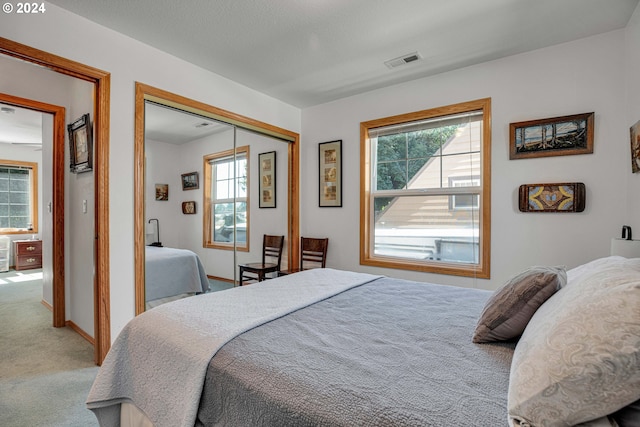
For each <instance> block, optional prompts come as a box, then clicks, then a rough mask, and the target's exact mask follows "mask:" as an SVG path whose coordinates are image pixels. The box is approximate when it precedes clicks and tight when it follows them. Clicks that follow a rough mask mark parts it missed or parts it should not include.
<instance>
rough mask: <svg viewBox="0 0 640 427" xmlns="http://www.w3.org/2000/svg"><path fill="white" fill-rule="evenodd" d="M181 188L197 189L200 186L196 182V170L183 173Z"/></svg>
mask: <svg viewBox="0 0 640 427" xmlns="http://www.w3.org/2000/svg"><path fill="white" fill-rule="evenodd" d="M181 176H182V190H183V191H184V190H197V189H198V187H199V186H200V184H199V182H198V172H189V173H183V174H182V175H181Z"/></svg>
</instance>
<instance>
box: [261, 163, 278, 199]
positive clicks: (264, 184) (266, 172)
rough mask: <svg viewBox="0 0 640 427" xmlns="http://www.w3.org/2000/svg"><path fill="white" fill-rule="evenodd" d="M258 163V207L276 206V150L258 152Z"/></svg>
mask: <svg viewBox="0 0 640 427" xmlns="http://www.w3.org/2000/svg"><path fill="white" fill-rule="evenodd" d="M258 165H259V166H258V167H259V174H258V175H259V176H258V178H259V183H258V197H259V203H258V207H259V208H275V207H276V206H277V191H276V170H277V168H276V166H277V165H276V152H275V151H269V152H267V153H260V154H258Z"/></svg>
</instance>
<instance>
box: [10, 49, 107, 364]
mask: <svg viewBox="0 0 640 427" xmlns="http://www.w3.org/2000/svg"><path fill="white" fill-rule="evenodd" d="M0 53H1V54H5V55H8V56H12V57H14V58H18V59H21V60H23V61H27V62H31V63H34V64H37V65H41V66H43V67H46V68H48V69H51V70H53V71H56V72H59V73H62V74H65V75H68V76H71V77H76V78H79V79H82V80H85V81H88V82H91V83H93V85H94V96H95V102H94V115H93V116H94V125H93V126H94V131H95V142H94V155H95V162H94V178H95V277H94V339H95V346H94V359H95V362H96V364H98V365H100V364H102V361H103V360H104V358H105V357H106V355H107V352H108V351H109V348H110V347H111V320H110V318H111V312H110V310H111V309H110V296H109V126H110V125H109V121H110V90H111V74H110V73H107V72H105V71H102V70H99V69H97V68H93V67H90V66H88V65H84V64H81V63H79V62H75V61H72V60H70V59H66V58H63V57H61V56H57V55H54V54H51V53H48V52H45V51H42V50H39V49H35V48H33V47H30V46H27V45H24V44H21V43H18V42H15V41H12V40H9V39H6V38H3V37H0ZM63 129H64V128H63ZM62 138H64V130H63V135H62ZM62 161H63V162H64V154H63V158H62ZM55 163H56V162H54V164H55ZM54 173H55V172H54ZM62 174H63V178H64V167H63V168H62ZM55 203H56V201H55V196H54V207H55ZM58 203H60V202H59V201H58ZM62 206H64V199H63V201H62ZM55 230H58V231H57V232H56V231H55ZM60 230H61V231H62V234H60ZM53 238H54V241H56V240H61V241H62V242H64V223H63V224H62V228H60V224H56V222H54V236H53ZM60 257H62V259H63V260H64V243H62V249H61V250H59V251H58V250H56V251H55V252H54V260H55V259H58V260H59V259H60ZM54 264H55V261H54ZM62 269H64V263H63V264H62ZM62 274H63V276H62V289H63V292H64V272H63V273H62ZM59 279H60V278H59V277H58V280H59ZM54 280H55V279H54ZM55 295H56V292H55V291H54V304H55V302H56V299H55V298H56V297H55ZM58 298H59V296H58ZM63 316H64V313H63ZM54 317H55V316H54Z"/></svg>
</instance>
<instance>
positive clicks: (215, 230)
mask: <svg viewBox="0 0 640 427" xmlns="http://www.w3.org/2000/svg"><path fill="white" fill-rule="evenodd" d="M248 158H249V147H248V146H246V147H238V148H237V149H236V152H235V157H234V152H233V150H227V151H224V152H220V153H214V154H210V155H207V156H205V158H204V160H205V162H204V163H205V187H204V197H205V201H204V206H205V218H207V222H208V223H209V227H205V234H206V236H205V241H206V246H207V247H215V248H220V249H225V248H226V249H233V243H234V238H235V240H236V243H237V246H238V247H241V248H242V247H246V246H247V234H248V230H247V228H248V224H249V218H248V215H249V213H248V209H247V208H248V207H247V200H248V197H249V175H248V170H249V165H248ZM234 218H235V221H234Z"/></svg>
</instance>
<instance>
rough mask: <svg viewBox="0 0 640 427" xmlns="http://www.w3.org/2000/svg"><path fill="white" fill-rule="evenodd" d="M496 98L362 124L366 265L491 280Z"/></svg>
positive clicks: (362, 238)
mask: <svg viewBox="0 0 640 427" xmlns="http://www.w3.org/2000/svg"><path fill="white" fill-rule="evenodd" d="M490 116H491V100H490V99H481V100H477V101H471V102H465V103H461V104H456V105H450V106H446V107H441V108H435V109H431V110H425V111H418V112H413V113H409V114H403V115H399V116H394V117H388V118H383V119H378V120H372V121H369V122H363V123H361V156H362V159H361V182H362V184H363V185H362V187H361V188H362V192H361V203H360V209H361V227H360V230H361V233H360V262H361V264H364V265H373V266H379V267H390V268H401V269H407V270H417V271H426V272H433V273H440V274H453V275H460V276H471V277H482V278H488V277H489V265H490V262H489V252H490V221H491V218H490V217H491V214H490V212H491V211H490V188H491V187H490V182H491V174H490V157H491V127H490V123H491V121H490Z"/></svg>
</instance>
